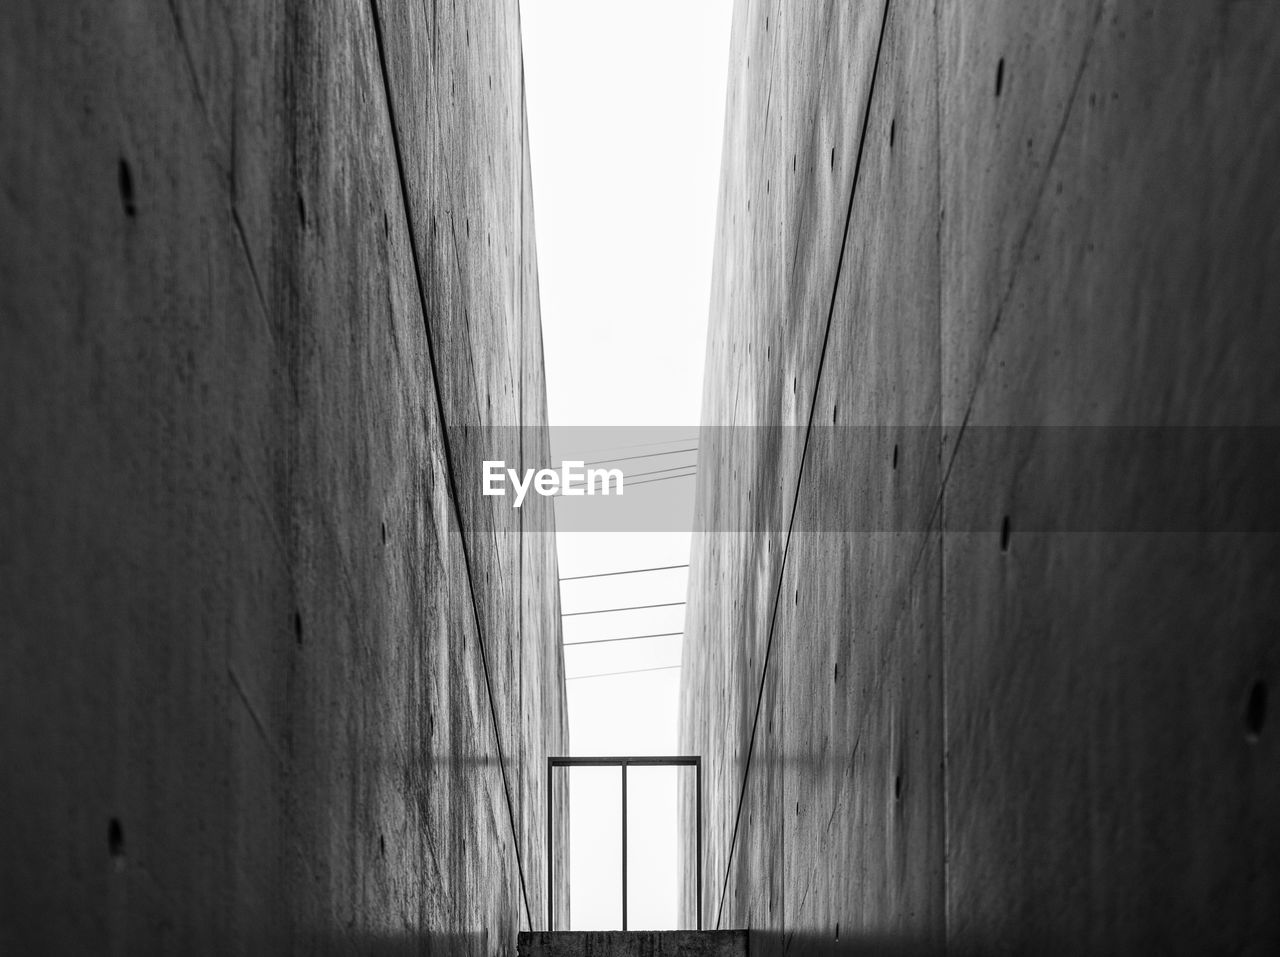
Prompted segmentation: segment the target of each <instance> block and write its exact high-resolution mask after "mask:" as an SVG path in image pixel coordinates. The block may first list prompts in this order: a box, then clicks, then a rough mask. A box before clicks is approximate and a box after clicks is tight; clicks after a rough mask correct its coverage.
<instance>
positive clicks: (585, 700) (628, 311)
mask: <svg viewBox="0 0 1280 957" xmlns="http://www.w3.org/2000/svg"><path fill="white" fill-rule="evenodd" d="M731 8H732V3H731V0H649V2H647V3H643V4H636V3H630V2H628V3H623V2H619V0H521V4H520V14H521V26H522V31H523V42H524V69H525V81H526V109H527V111H528V122H529V148H530V156H531V165H532V175H533V197H534V217H535V221H536V226H537V245H538V273H539V286H540V289H541V308H542V336H543V347H544V354H545V361H546V376H547V401H548V406H549V411H550V420H551V424H552V425H553V426H579V425H593V426H600V425H604V426H645V425H647V426H654V425H658V426H690V428H689V429H688V430H687V431H688V433H689V434H693V433H695V432H696V426H697V424H698V421H699V406H700V402H701V395H702V371H703V362H704V349H705V342H706V323H707V311H708V308H709V296H710V282H711V256H712V251H713V242H714V235H715V218H716V197H717V194H718V189H717V187H718V183H719V177H720V148H721V140H722V133H723V128H724V108H725V76H726V67H727V57H728V51H729V30H730V15H731ZM681 431H684V430H681ZM620 441H625V439H620ZM646 451H647V450H646ZM619 454H621V453H619ZM689 458H690V456H683V457H682V458H681V459H680V460H679V461H686V460H688V459H689ZM672 461H673V460H672V459H667V460H665V461H664V460H662V459H657V460H644V461H642V462H640V463H637V464H638V466H640V467H642V468H646V469H656V468H662V467H664V465H667V464H671V463H672ZM677 481H678V482H679V487H681V488H683V487H686V486H687V488H688V492H689V495H690V497H691V496H692V494H693V481H692V480H690V479H683V480H677ZM643 491H644V488H643V487H638V488H636V489H634V490H633V491H632V493H631V494H636V495H638V494H641V493H642V492H643ZM579 501H581V500H579ZM689 538H690V537H689V535H688V534H685V533H663V534H658V533H653V534H622V533H616V532H615V533H609V532H599V533H574V534H571V535H570V534H562V535H560V536H559V537H558V550H559V556H560V574H561V576H565V577H567V576H571V575H583V574H592V573H596V572H602V571H614V570H622V569H630V568H643V567H650V566H655V565H677V564H684V563H686V562H688V560H689ZM686 577H687V576H686V572H685V570H684V569H678V570H675V571H667V572H656V573H652V574H645V575H629V576H621V577H616V578H605V579H596V580H588V581H583V582H565V583H564V585H563V587H562V590H561V596H562V601H563V605H564V610H565V611H566V612H570V611H576V610H586V609H595V608H612V607H617V606H629V605H639V604H649V603H654V602H669V601H683V600H684V598H685V582H686ZM683 629H684V608H683V607H676V608H664V609H653V610H649V611H637V612H623V613H616V614H606V615H598V616H596V615H592V616H581V617H569V618H566V619H565V625H564V639H565V641H566V642H576V641H586V640H588V639H593V638H608V637H616V636H622V635H639V634H651V633H656V632H681V631H683ZM681 640H682V639H681V638H679V637H672V638H658V639H647V640H642V641H634V642H631V641H627V642H618V643H614V644H604V645H588V646H586V647H583V648H578V649H570V650H566V652H565V665H566V672H567V674H568V675H569V676H570V677H572V676H574V675H589V674H599V673H603V672H612V671H624V670H631V669H638V668H656V667H664V666H667V665H674V664H678V663H679V661H680V645H681ZM679 674H680V672H679V670H678V669H672V670H664V671H651V672H644V673H638V674H629V675H621V676H617V677H608V678H587V679H583V680H571V681H569V683H568V689H569V734H570V742H571V748H572V753H573V754H578V755H586V754H596V755H599V754H624V755H625V754H675V753H677V741H676V723H677V717H678V714H677V701H678V690H679ZM561 773H566V772H561ZM567 773H570V774H571V775H572V777H571V783H570V787H571V794H570V802H571V807H572V813H571V820H570V828H571V831H570V869H569V871H570V893H571V906H572V927H573V929H579V930H586V929H596V928H613V927H618V926H620V920H621V914H620V911H621V905H620V897H621V889H620V879H619V868H620V843H621V838H620V830H619V817H620V814H619V804H620V797H619V790H618V777H619V775H618V771H617V770H616V769H603V770H594V769H583V770H575V771H571V772H567ZM685 774H687V772H682V775H685ZM675 775H676V772H674V771H666V770H663V771H648V772H642V771H637V770H634V769H633V770H632V771H631V772H629V777H630V781H631V784H630V788H629V790H628V801H629V812H630V828H629V833H630V842H629V852H628V853H629V855H630V862H631V863H630V867H629V869H628V873H629V881H630V885H631V886H630V894H629V896H628V911H629V913H628V917H629V920H628V926H629V927H631V928H633V929H636V928H645V927H649V928H662V927H675V926H676V923H675V921H676V906H677V902H676V895H675V892H676V871H675V867H676V857H675V853H676V841H677V839H683V840H691V835H680V834H677V833H676V831H677V827H676V815H675ZM682 786H691V780H690V779H688V778H687V777H682ZM542 879H544V880H545V876H543V877H542ZM560 929H565V928H560Z"/></svg>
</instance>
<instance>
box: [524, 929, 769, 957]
mask: <svg viewBox="0 0 1280 957" xmlns="http://www.w3.org/2000/svg"><path fill="white" fill-rule="evenodd" d="M518 953H519V955H520V957H746V955H747V932H746V931H741V930H719V931H717V930H702V931H698V930H608V931H588V930H557V931H533V932H531V933H522V934H521V935H520V943H519V949H518Z"/></svg>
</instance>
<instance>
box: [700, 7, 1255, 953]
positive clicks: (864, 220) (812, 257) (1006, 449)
mask: <svg viewBox="0 0 1280 957" xmlns="http://www.w3.org/2000/svg"><path fill="white" fill-rule="evenodd" d="M1277 63H1280V8H1277V7H1276V6H1275V5H1273V4H1260V3H1233V4H1222V3H1210V2H1199V0H1197V2H1189V3H1184V4H1176V5H1174V4H1161V3H1154V2H1137V0H1098V2H1087V0H1072V2H1067V0H1054V2H1045V3H1034V4H1030V3H1027V4H1023V3H1014V2H1002V0H986V2H967V0H965V2H962V0H937V2H926V0H887V2H884V0H876V2H868V3H847V4H845V3H822V4H811V5H785V4H778V3H770V2H750V0H741V2H739V3H738V5H737V8H736V13H735V19H734V35H733V42H732V54H731V67H730V70H731V72H730V79H729V97H728V104H727V110H728V114H727V124H726V132H725V154H724V166H723V174H722V182H721V195H720V222H719V233H718V241H717V252H716V263H715V272H714V277H713V293H712V304H711V332H710V336H709V353H708V358H707V379H706V386H705V394H704V402H703V415H704V422H705V423H706V424H708V425H736V426H747V425H763V424H781V425H787V426H795V427H796V429H795V431H793V432H790V433H788V432H784V431H777V430H763V429H762V430H758V431H757V432H752V433H747V432H745V431H740V432H737V433H732V438H731V439H724V438H723V436H724V435H728V434H731V433H727V432H719V431H715V430H707V433H706V435H705V436H704V447H703V448H702V450H701V454H700V469H699V475H698V483H699V484H698V503H699V504H698V508H699V510H700V513H701V515H702V521H703V524H704V525H705V526H706V527H711V528H724V529H728V528H734V529H751V528H755V529H756V531H754V532H752V531H746V532H742V533H733V534H730V533H720V534H709V535H706V536H704V537H702V538H700V539H698V540H697V541H695V549H694V558H693V567H692V568H691V575H690V585H689V602H690V605H689V619H688V625H687V632H688V634H687V638H686V643H685V652H684V672H683V680H684V687H683V694H682V742H681V743H682V750H684V751H686V752H689V753H699V754H702V755H703V758H704V764H705V767H706V774H707V792H706V799H705V806H706V808H707V822H706V832H705V833H706V841H707V858H706V874H707V881H706V884H705V889H704V899H703V906H704V911H705V913H707V914H708V915H710V926H719V927H725V928H730V927H741V928H748V927H749V928H750V929H751V931H752V949H753V950H754V951H755V952H757V953H784V952H785V953H835V952H848V953H862V952H866V953H893V954H897V953H926V954H932V953H941V952H943V951H944V950H945V951H947V952H950V953H973V954H994V953H1011V954H1012V953H1039V954H1053V953H1061V954H1080V953H1098V954H1101V953H1142V952H1170V953H1242V954H1263V953H1269V952H1271V951H1273V950H1275V949H1276V948H1277V947H1278V946H1280V911H1277V910H1276V908H1275V907H1274V904H1273V902H1274V901H1275V900H1277V899H1280V811H1278V810H1277V809H1278V808H1280V760H1278V758H1280V751H1278V749H1280V734H1278V733H1277V729H1276V728H1275V726H1274V725H1275V721H1274V715H1272V716H1271V717H1270V718H1268V716H1267V713H1266V712H1267V702H1268V700H1270V701H1271V702H1272V704H1271V708H1272V710H1274V695H1275V688H1276V685H1277V682H1278V680H1280V653H1278V651H1277V649H1278V648H1280V644H1277V640H1276V637H1277V634H1278V633H1280V539H1277V537H1276V536H1275V535H1274V534H1263V533H1242V532H1231V533H1226V532H1215V531H1212V530H1204V531H1199V532H1183V533H1178V534H1167V533H1152V532H1137V531H1131V532H1117V531H1108V530H1106V529H1105V528H1103V529H1094V530H1092V531H1090V530H1087V529H1085V530H1077V531H1073V532H1063V531H1045V530H1043V529H1045V528H1048V527H1051V524H1052V523H1051V521H1050V522H1049V524H1048V525H1046V524H1044V521H1045V519H1046V516H1047V517H1048V518H1049V519H1052V517H1053V515H1054V514H1055V511H1056V510H1057V509H1059V508H1062V509H1064V510H1071V509H1075V510H1077V511H1083V513H1085V514H1099V513H1100V512H1101V511H1104V510H1108V509H1109V510H1110V512H1109V514H1113V515H1130V514H1131V515H1138V514H1140V513H1141V512H1142V509H1143V508H1144V507H1145V501H1146V499H1145V496H1146V494H1147V492H1148V490H1149V488H1148V487H1147V486H1145V485H1144V478H1147V477H1149V476H1146V475H1144V473H1142V472H1141V471H1139V470H1135V469H1128V468H1126V467H1125V465H1124V463H1120V464H1119V465H1117V464H1115V463H1114V462H1113V463H1111V464H1109V465H1107V466H1106V467H1105V468H1101V469H1099V468H1097V467H1095V463H1093V462H1091V461H1071V460H1067V461H1062V462H1058V463H1056V464H1057V465H1060V466H1061V467H1062V471H1061V472H1060V473H1059V474H1057V475H1051V476H1050V478H1049V479H1048V480H1047V481H1046V480H1045V479H1044V475H1043V473H1042V472H1041V471H1037V470H1038V469H1043V467H1044V463H1043V461H1042V460H1037V455H1038V454H1039V453H1040V452H1041V451H1042V450H1041V449H1040V448H1039V447H1038V446H1037V444H1036V443H1037V436H1040V438H1041V439H1043V437H1044V435H1045V433H1043V432H1037V430H1035V429H1029V430H1024V431H1018V432H1008V433H1003V432H1000V431H998V430H997V429H995V428H993V427H998V426H1007V425H1021V426H1084V425H1088V426H1114V425H1142V426H1213V427H1222V426H1272V427H1274V426H1276V425H1277V424H1280V378H1277V376H1276V374H1275V369H1276V368H1277V367H1278V365H1277V361H1278V360H1280V325H1277V324H1276V322H1275V317H1276V316H1277V315H1280V278H1278V277H1280V229H1278V228H1277V223H1280V190H1277V187H1276V185H1275V180H1274V170H1275V169H1276V168H1278V167H1280V105H1278V104H1280V71H1278V70H1277V67H1276V64H1277ZM833 425H834V426H837V429H832V428H831V427H832V426H833ZM844 426H876V427H877V428H875V429H865V430H863V431H860V432H856V433H855V434H854V437H853V438H849V437H847V436H846V437H845V438H844V439H842V440H841V441H836V440H835V437H836V436H837V435H838V428H842V427H844ZM895 430H900V432H901V436H898V435H895ZM713 433H714V434H713ZM1173 434H1175V435H1176V433H1173ZM806 435H807V436H808V441H807V442H806V441H804V437H805V436H806ZM922 435H924V436H930V437H931V438H930V441H929V442H928V443H926V444H923V445H922V443H921V440H920V437H921V436H922ZM1188 435H1190V433H1188ZM788 437H790V438H791V439H794V440H788ZM993 437H994V438H993ZM849 442H853V443H855V445H854V447H853V449H852V451H851V450H850V445H849ZM1191 445H1192V442H1191V440H1190V438H1188V440H1187V442H1186V451H1187V453H1188V456H1189V455H1190V449H1191ZM1178 451H1179V447H1178V446H1176V445H1175V446H1174V452H1175V453H1177V452H1178ZM1238 453H1239V449H1238V448H1237V447H1234V446H1232V445H1231V444H1230V443H1229V442H1228V443H1224V445H1223V448H1222V450H1221V454H1220V455H1218V456H1217V457H1216V458H1212V457H1211V458H1210V459H1209V460H1208V465H1207V466H1206V467H1205V470H1204V471H1198V470H1199V469H1200V466H1201V465H1202V464H1203V463H1204V462H1205V461H1206V460H1205V459H1203V458H1199V457H1198V458H1196V459H1194V462H1195V463H1196V464H1195V466H1194V468H1193V467H1190V466H1189V467H1188V468H1187V469H1186V470H1185V472H1184V473H1183V474H1182V475H1178V474H1177V469H1176V468H1175V469H1174V471H1173V478H1172V484H1173V485H1175V486H1179V489H1178V491H1179V493H1185V494H1186V495H1187V496H1188V497H1189V498H1190V499H1192V500H1194V499H1195V497H1196V496H1197V495H1199V494H1201V491H1202V490H1204V489H1208V490H1209V491H1208V492H1207V493H1205V494H1208V495H1210V496H1214V497H1218V496H1225V501H1226V509H1227V511H1228V512H1230V511H1231V509H1232V508H1234V507H1235V505H1236V504H1240V507H1241V508H1243V507H1244V504H1243V503H1233V502H1232V500H1231V493H1230V491H1229V490H1230V489H1232V488H1235V487H1237V485H1238V484H1239V483H1240V482H1241V481H1242V480H1243V479H1245V478H1256V476H1246V475H1244V474H1242V470H1243V469H1244V468H1245V467H1246V466H1245V464H1244V462H1245V461H1246V460H1245V459H1244V458H1242V457H1241V456H1240V455H1239V454H1238ZM1174 461H1175V462H1176V461H1178V459H1177V456H1176V454H1175V456H1174ZM1187 461H1188V462H1190V461H1192V460H1191V459H1190V458H1188V459H1187ZM1272 467H1274V465H1273V466H1272ZM1091 510H1092V511H1091ZM957 514H959V515H963V516H965V517H966V521H965V522H956V521H952V517H953V516H955V515H957ZM1033 517H1034V518H1035V520H1036V521H1035V522H1033ZM1006 518H1007V526H1008V528H1009V534H1008V537H1007V539H1003V538H1002V534H1001V529H1002V527H1003V526H1005V524H1006ZM837 525H842V526H843V527H846V528H865V529H875V530H877V531H866V532H858V533H850V532H843V533H835V532H831V531H829V529H831V528H833V527H836V526H837ZM1272 527H1273V526H1272ZM1035 528H1039V529H1041V530H1040V531H1034V530H1029V529H1035Z"/></svg>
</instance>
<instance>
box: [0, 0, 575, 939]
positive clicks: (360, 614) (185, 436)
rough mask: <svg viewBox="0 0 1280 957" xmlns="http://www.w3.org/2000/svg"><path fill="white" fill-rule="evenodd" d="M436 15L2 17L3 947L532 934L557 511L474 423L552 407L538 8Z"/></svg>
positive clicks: (409, 11) (346, 8)
mask: <svg viewBox="0 0 1280 957" xmlns="http://www.w3.org/2000/svg"><path fill="white" fill-rule="evenodd" d="M425 15H426V13H425V8H423V7H416V8H415V7H412V6H411V5H410V6H404V5H398V4H378V3H338V2H329V3H308V4H304V5H286V4H282V3H270V4H259V5H253V9H252V10H250V9H248V8H245V9H243V10H242V9H239V8H236V9H231V8H229V7H226V6H225V5H223V4H215V3H200V2H195V0H190V2H179V3H173V4H163V3H141V4H127V5H123V6H121V5H101V4H86V3H74V2H60V3H21V4H17V5H15V6H14V7H13V9H11V10H10V11H8V15H7V16H6V32H5V38H4V40H3V41H0V43H2V44H3V50H4V54H3V56H0V63H3V67H0V69H3V73H4V81H3V84H2V92H0V96H2V97H3V100H0V116H3V119H4V126H5V129H6V139H5V145H4V148H3V149H2V150H0V157H2V162H3V167H2V168H0V178H2V180H3V184H4V199H3V202H4V204H5V215H4V235H3V248H2V251H0V252H2V254H0V307H2V309H0V311H2V313H3V324H2V325H0V381H3V386H2V387H0V389H2V391H3V396H4V401H3V402H2V403H0V441H2V445H3V450H4V452H3V454H2V455H0V487H3V488H4V490H5V494H4V496H3V500H2V501H0V569H2V574H0V605H2V606H3V611H0V633H2V634H3V635H4V641H3V644H2V645H0V673H3V674H4V675H5V676H6V679H7V683H8V688H7V690H6V694H5V695H4V696H3V704H2V705H0V754H3V757H4V762H5V766H6V768H7V769H8V770H7V771H6V772H5V773H4V775H3V779H2V784H0V806H2V807H3V808H4V810H5V812H6V818H7V819H8V820H10V821H11V822H14V823H17V824H20V826H16V827H10V828H8V829H7V830H6V833H5V836H4V837H3V838H2V839H0V841H2V845H0V846H2V847H3V850H4V853H5V858H6V860H7V861H9V862H10V866H9V867H7V868H6V870H5V877H4V878H3V885H2V886H0V897H2V898H3V901H4V903H3V904H0V950H4V951H5V952H6V953H7V952H13V953H44V952H50V953H62V952H67V953H71V952H86V951H89V952H96V951H98V950H109V951H111V952H122V953H149V952H171V951H173V952H184V953H187V952H189V953H228V952H280V951H303V952H308V953H314V952H319V953H327V952H361V953H365V952H370V951H379V952H381V951H384V950H387V951H396V952H399V951H405V952H409V951H417V950H419V949H421V948H424V947H426V948H440V949H446V950H448V951H450V952H457V953H494V952H509V950H510V948H511V946H512V944H513V942H514V938H515V933H516V931H517V930H518V929H519V928H521V927H528V926H529V924H530V921H531V920H532V921H533V922H534V923H535V924H541V922H542V919H543V918H542V915H543V913H544V910H545V908H544V906H543V904H542V901H543V899H544V898H543V880H542V874H543V873H544V872H545V853H546V848H545V847H544V844H545V837H544V835H545V830H544V824H543V822H542V821H541V815H540V813H539V810H540V808H541V807H542V795H543V793H544V787H545V781H544V778H543V774H544V770H543V765H544V758H545V755H546V754H547V753H561V752H563V751H564V750H565V749H566V747H567V741H566V730H565V712H564V696H563V673H562V665H561V656H560V652H559V609H558V605H557V601H558V598H557V594H556V589H555V588H554V582H555V579H556V570H555V553H554V548H553V544H552V542H551V540H550V537H549V536H548V535H546V534H544V533H541V531H540V532H539V533H538V534H525V533H524V532H523V529H522V526H521V524H520V522H521V521H522V520H523V521H525V522H527V523H529V526H530V527H532V528H537V529H539V530H543V529H547V528H549V527H550V518H549V515H540V516H532V515H528V516H524V515H521V514H519V513H514V512H513V510H511V509H510V508H509V507H505V508H499V509H496V510H491V509H489V508H488V507H487V504H488V501H489V500H482V499H480V498H479V497H478V496H477V495H476V494H475V489H474V488H473V486H474V484H475V482H474V478H475V476H476V475H477V474H478V473H477V471H476V470H475V469H474V468H473V463H472V462H471V460H470V459H471V457H473V456H474V452H473V451H472V450H471V449H469V448H468V447H466V446H465V445H464V441H463V440H462V439H460V438H458V437H457V436H458V435H459V434H460V433H459V432H458V429H459V428H460V427H463V426H475V425H491V424H514V423H526V424H531V425H539V424H543V423H545V416H546V412H545V401H544V390H543V381H542V354H541V340H540V331H539V329H540V327H539V315H538V299H537V277H536V254H535V251H534V232H533V222H532V207H531V200H530V191H529V189H528V154H527V145H526V137H525V129H524V111H523V94H522V78H521V69H520V52H519V35H518V29H517V12H516V5H515V4H514V3H513V2H512V3H496V4H466V5H465V6H464V7H462V8H461V9H454V8H449V9H447V10H444V9H441V10H439V11H436V10H435V8H434V7H433V10H432V19H431V22H430V23H427V22H425V21H422V22H420V21H419V20H417V19H415V18H418V17H420V16H421V17H425ZM446 83H447V84H449V85H450V86H451V87H454V86H456V87H457V88H458V89H460V90H461V91H462V93H461V95H459V96H457V97H454V98H451V99H447V100H446V99H444V98H442V97H441V96H440V95H439V94H440V91H441V90H442V89H443V87H444V85H445V84H446ZM463 146H465V149H464V148H463ZM468 220H470V221H471V223H472V224H473V225H472V233H473V235H472V238H471V240H470V241H467V240H465V239H464V238H463V235H462V231H463V230H464V229H465V227H464V226H462V225H460V226H459V234H458V236H457V238H456V241H455V238H454V237H453V236H452V235H450V240H449V242H443V241H439V240H438V238H437V237H438V236H439V227H438V226H437V223H441V222H445V223H450V224H452V223H455V222H456V223H459V224H464V223H465V222H466V221H468ZM526 434H527V435H528V436H530V438H529V440H528V441H529V442H530V443H531V444H530V445H527V446H525V447H524V448H521V449H516V450H513V453H512V454H511V456H510V457H511V458H512V460H518V459H520V458H524V459H526V460H528V461H537V460H541V459H543V458H545V457H546V454H547V450H546V449H545V448H544V447H541V446H539V445H538V444H537V443H538V441H539V437H538V434H537V433H535V432H529V433H526ZM503 504H504V505H505V503H503ZM538 507H543V506H542V504H541V503H538ZM526 511H528V510H526ZM560 871H561V873H565V872H566V869H565V868H560ZM565 898H567V895H565V894H563V893H562V894H561V899H565Z"/></svg>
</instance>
